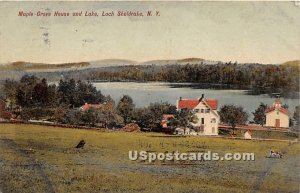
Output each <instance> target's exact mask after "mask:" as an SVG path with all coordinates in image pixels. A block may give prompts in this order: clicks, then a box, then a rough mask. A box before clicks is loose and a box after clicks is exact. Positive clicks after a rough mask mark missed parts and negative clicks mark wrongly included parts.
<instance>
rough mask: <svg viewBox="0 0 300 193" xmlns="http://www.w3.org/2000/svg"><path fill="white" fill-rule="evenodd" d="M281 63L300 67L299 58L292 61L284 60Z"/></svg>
mask: <svg viewBox="0 0 300 193" xmlns="http://www.w3.org/2000/svg"><path fill="white" fill-rule="evenodd" d="M281 65H287V66H294V67H300V60H292V61H288V62H284V63H282V64H281Z"/></svg>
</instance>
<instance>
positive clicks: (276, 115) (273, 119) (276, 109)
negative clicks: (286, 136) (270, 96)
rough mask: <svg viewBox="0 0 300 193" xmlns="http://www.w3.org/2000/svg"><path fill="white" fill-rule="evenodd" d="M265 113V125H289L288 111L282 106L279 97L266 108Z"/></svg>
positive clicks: (286, 126)
mask: <svg viewBox="0 0 300 193" xmlns="http://www.w3.org/2000/svg"><path fill="white" fill-rule="evenodd" d="M265 114H266V126H267V127H275V128H279V127H285V128H288V127H289V124H290V118H289V111H288V109H286V108H283V107H282V103H281V101H280V99H276V100H275V102H274V103H273V105H272V107H270V108H268V109H266V111H265Z"/></svg>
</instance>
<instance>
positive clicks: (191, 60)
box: [141, 58, 218, 65]
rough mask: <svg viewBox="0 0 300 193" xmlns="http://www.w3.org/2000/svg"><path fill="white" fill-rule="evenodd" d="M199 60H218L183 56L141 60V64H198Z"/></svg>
mask: <svg viewBox="0 0 300 193" xmlns="http://www.w3.org/2000/svg"><path fill="white" fill-rule="evenodd" d="M201 62H203V63H205V64H216V63H218V62H215V61H209V60H205V59H202V58H184V59H178V60H151V61H147V62H142V63H141V64H144V65H149V64H156V65H167V64H183V65H184V64H200V63H201Z"/></svg>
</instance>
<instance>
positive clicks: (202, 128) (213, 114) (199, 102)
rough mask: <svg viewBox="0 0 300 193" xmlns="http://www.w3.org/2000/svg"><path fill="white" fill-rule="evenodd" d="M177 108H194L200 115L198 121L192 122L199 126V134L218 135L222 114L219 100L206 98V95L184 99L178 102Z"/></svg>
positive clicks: (197, 114)
mask: <svg viewBox="0 0 300 193" xmlns="http://www.w3.org/2000/svg"><path fill="white" fill-rule="evenodd" d="M176 107H177V110H181V109H189V110H192V111H193V112H194V113H195V115H196V116H197V117H198V122H197V123H195V124H192V125H193V126H194V127H198V128H199V135H218V126H219V122H220V116H219V114H218V112H217V108H218V101H217V100H215V99H205V98H204V95H202V97H201V98H198V99H182V98H181V97H180V99H179V100H177V103H176Z"/></svg>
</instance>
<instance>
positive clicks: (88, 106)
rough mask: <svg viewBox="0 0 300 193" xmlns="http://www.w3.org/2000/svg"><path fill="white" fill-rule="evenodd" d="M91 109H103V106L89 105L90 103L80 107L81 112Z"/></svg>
mask: <svg viewBox="0 0 300 193" xmlns="http://www.w3.org/2000/svg"><path fill="white" fill-rule="evenodd" d="M91 108H94V109H101V108H102V105H101V104H88V103H85V104H84V105H82V106H81V107H80V110H82V111H87V110H89V109H91Z"/></svg>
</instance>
